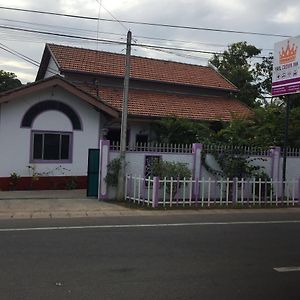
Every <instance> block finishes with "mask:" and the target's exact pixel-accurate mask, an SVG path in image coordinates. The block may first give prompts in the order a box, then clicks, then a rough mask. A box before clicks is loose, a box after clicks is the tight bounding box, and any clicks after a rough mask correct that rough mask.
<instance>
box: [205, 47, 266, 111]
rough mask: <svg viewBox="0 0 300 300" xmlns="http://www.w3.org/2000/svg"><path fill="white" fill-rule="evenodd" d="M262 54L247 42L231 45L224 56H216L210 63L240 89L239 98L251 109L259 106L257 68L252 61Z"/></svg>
mask: <svg viewBox="0 0 300 300" xmlns="http://www.w3.org/2000/svg"><path fill="white" fill-rule="evenodd" d="M260 53H261V50H259V49H258V48H256V47H255V46H252V45H248V44H247V42H238V43H234V44H232V45H230V46H229V47H228V50H225V51H224V52H223V53H222V54H214V56H213V58H212V59H211V60H210V62H211V63H212V64H213V65H214V66H215V67H216V68H217V69H218V70H219V72H220V73H221V74H222V75H223V76H224V77H225V78H227V79H228V80H229V81H231V82H232V83H233V84H235V85H236V87H237V88H238V89H239V92H238V93H237V98H238V99H239V100H240V101H242V102H243V103H245V104H247V105H248V106H250V107H255V106H257V103H256V98H257V97H258V96H259V89H258V86H257V84H256V75H257V73H256V72H255V68H254V66H253V64H252V63H251V59H252V58H254V57H255V56H257V55H258V54H260Z"/></svg>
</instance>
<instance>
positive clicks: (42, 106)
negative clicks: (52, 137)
mask: <svg viewBox="0 0 300 300" xmlns="http://www.w3.org/2000/svg"><path fill="white" fill-rule="evenodd" d="M48 110H57V111H59V112H61V113H63V114H65V115H66V116H67V117H68V118H69V119H70V121H71V123H72V126H73V130H82V124H81V121H80V118H79V116H78V115H77V113H76V112H75V111H74V109H73V108H72V107H70V106H69V105H67V104H65V103H62V102H59V101H55V100H46V101H42V102H39V103H37V104H35V105H33V106H32V107H30V108H29V110H28V111H27V112H26V113H25V115H24V117H23V119H22V122H21V127H29V128H31V127H32V124H33V121H34V119H35V118H36V117H37V116H38V115H39V114H41V113H43V112H45V111H48Z"/></svg>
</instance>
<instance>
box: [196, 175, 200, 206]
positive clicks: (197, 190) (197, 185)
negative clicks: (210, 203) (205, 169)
mask: <svg viewBox="0 0 300 300" xmlns="http://www.w3.org/2000/svg"><path fill="white" fill-rule="evenodd" d="M198 195H199V179H198V177H196V179H195V206H196V207H197V206H198Z"/></svg>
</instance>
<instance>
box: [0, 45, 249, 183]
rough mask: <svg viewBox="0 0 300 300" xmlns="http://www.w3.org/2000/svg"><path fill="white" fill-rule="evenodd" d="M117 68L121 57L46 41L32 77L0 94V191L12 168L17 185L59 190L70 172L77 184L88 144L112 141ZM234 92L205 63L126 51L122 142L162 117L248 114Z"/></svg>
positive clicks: (118, 97)
mask: <svg viewBox="0 0 300 300" xmlns="http://www.w3.org/2000/svg"><path fill="white" fill-rule="evenodd" d="M124 66H125V56H124V55H123V54H116V53H109V52H102V51H94V50H89V49H81V48H75V47H68V46H62V45H55V44H46V46H45V49H44V53H43V56H42V60H41V64H40V67H39V70H38V74H37V77H36V81H35V82H34V83H31V84H28V85H26V86H23V87H21V88H18V89H14V90H10V91H7V92H4V93H2V94H0V141H1V143H0V153H1V156H0V189H1V188H2V189H6V188H9V184H10V174H11V173H13V172H15V173H16V174H18V175H20V176H21V177H22V180H21V182H20V183H19V187H20V188H25V187H28V186H29V185H32V184H33V183H34V184H35V185H37V187H39V188H57V187H59V188H61V187H62V185H63V184H68V180H70V179H72V178H73V177H74V176H76V180H77V186H78V187H85V185H86V172H87V159H88V149H89V148H98V145H99V140H100V139H101V138H104V137H106V138H107V139H109V140H111V141H117V140H118V139H119V134H120V117H121V107H122V97H123V79H124V69H125V67H124ZM236 92H237V88H236V87H235V86H234V85H233V84H232V83H230V82H229V81H228V80H226V79H225V78H224V77H222V76H221V75H220V74H219V73H218V72H217V71H216V70H214V69H213V68H212V67H204V66H198V65H190V64H184V63H178V62H172V61H164V60H158V59H149V58H144V57H137V56H132V58H131V72H130V90H129V103H128V113H129V115H128V143H130V144H134V143H136V142H146V141H148V140H149V139H151V138H152V136H153V132H152V131H151V124H152V123H153V122H154V121H155V120H159V119H161V118H165V117H174V116H176V117H181V118H188V119H191V120H195V121H199V120H201V121H210V122H213V121H220V120H223V121H228V120H230V119H231V117H232V114H236V115H240V116H247V115H249V113H250V110H249V108H248V107H247V106H245V105H244V104H242V103H240V102H239V101H238V100H236V99H235V98H234V97H233V95H234V93H236ZM49 177H50V178H49ZM33 179H36V182H33Z"/></svg>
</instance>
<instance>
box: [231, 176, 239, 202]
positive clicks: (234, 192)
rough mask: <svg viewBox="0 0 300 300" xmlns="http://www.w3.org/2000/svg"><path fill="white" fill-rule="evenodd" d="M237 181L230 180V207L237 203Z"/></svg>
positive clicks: (234, 179) (235, 179)
mask: <svg viewBox="0 0 300 300" xmlns="http://www.w3.org/2000/svg"><path fill="white" fill-rule="evenodd" d="M237 181H238V179H237V178H236V177H234V178H233V180H232V205H235V204H236V203H237Z"/></svg>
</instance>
